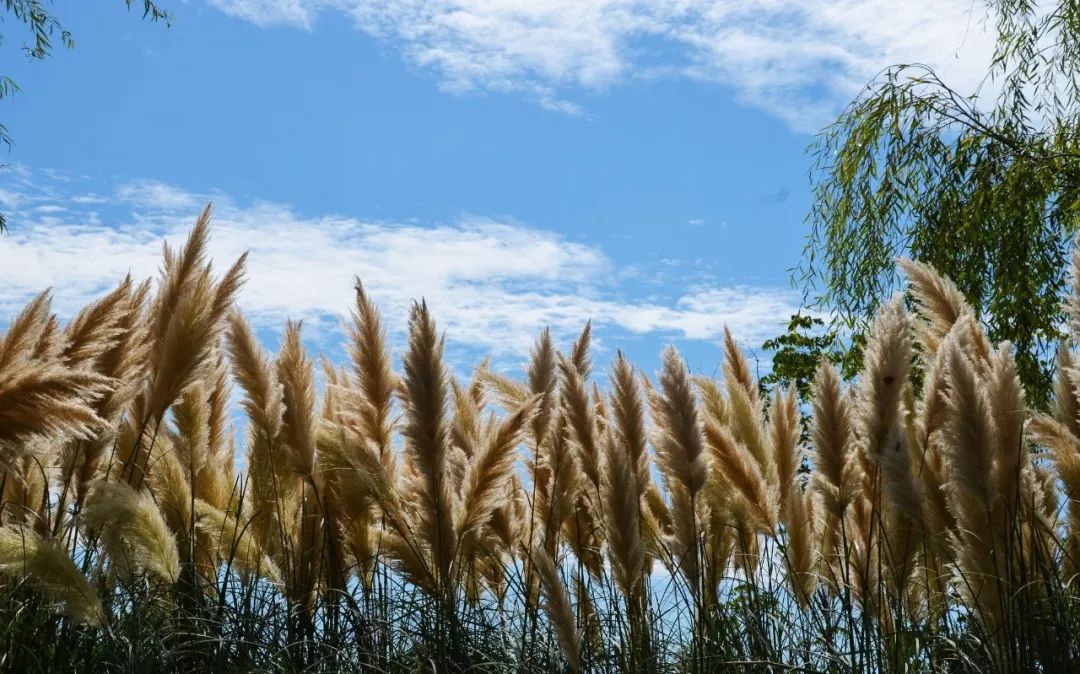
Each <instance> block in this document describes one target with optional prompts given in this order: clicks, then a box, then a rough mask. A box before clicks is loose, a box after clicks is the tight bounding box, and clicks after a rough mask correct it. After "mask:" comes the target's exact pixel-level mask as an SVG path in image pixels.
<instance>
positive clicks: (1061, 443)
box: [0, 210, 1080, 674]
mask: <svg viewBox="0 0 1080 674" xmlns="http://www.w3.org/2000/svg"><path fill="white" fill-rule="evenodd" d="M209 217H210V214H209V210H207V211H206V212H204V213H203V214H202V215H201V216H200V217H199V219H198V221H197V223H196V225H195V227H194V228H193V230H192V232H191V235H190V237H189V238H188V240H187V242H186V243H185V244H184V246H183V247H182V248H181V249H180V250H178V251H174V250H172V249H169V248H166V249H165V251H164V262H163V265H162V273H161V277H160V279H159V281H158V283H157V285H156V286H151V285H149V284H148V283H139V282H136V281H135V280H134V279H131V278H126V279H122V280H121V279H118V285H117V286H116V287H115V288H113V289H112V290H110V291H109V292H107V293H106V294H105V295H103V296H102V297H101V298H100V299H98V300H96V301H95V302H93V303H91V304H90V305H89V306H87V307H86V308H85V309H83V310H82V311H80V312H76V314H75V316H74V317H73V318H72V319H71V320H70V321H66V322H65V321H62V320H61V319H60V318H58V317H56V316H55V315H53V313H52V311H51V307H50V299H49V298H50V296H49V294H48V293H47V292H46V293H42V294H41V295H39V296H37V297H35V298H33V299H32V300H31V301H30V302H29V303H28V305H27V306H26V307H25V308H24V309H23V310H22V311H21V312H20V313H19V314H18V315H16V316H15V317H13V318H12V320H11V322H10V323H9V324H8V326H7V329H6V331H5V332H4V333H3V334H2V335H0V495H2V499H3V503H2V504H0V662H2V663H3V667H7V668H10V669H12V670H17V671H22V670H37V671H69V670H81V671H158V670H162V669H168V668H173V669H186V670H189V671H311V672H337V671H369V670H370V671H385V672H415V671H439V672H464V671H492V672H496V671H497V672H510V671H514V672H519V671H545V672H558V671H571V672H578V671H589V672H594V671H595V672H604V673H606V672H621V671H631V672H660V671H664V672H667V671H671V672H693V673H695V674H697V673H699V672H712V671H718V672H723V671H781V670H785V669H798V670H801V671H828V672H856V671H858V672H862V671H872V672H900V671H928V672H976V671H977V672H991V671H1002V672H1011V671H1044V672H1056V671H1073V670H1075V669H1076V668H1077V664H1078V663H1080V639H1077V638H1076V637H1075V635H1076V634H1078V633H1080V612H1077V611H1076V606H1077V602H1076V598H1077V591H1078V587H1080V586H1078V585H1077V583H1076V581H1075V578H1076V575H1077V573H1078V572H1080V387H1078V386H1077V384H1078V382H1080V374H1078V370H1077V366H1076V364H1075V357H1074V355H1073V352H1072V347H1073V344H1072V343H1071V342H1070V343H1063V344H1061V345H1060V348H1059V351H1058V358H1057V362H1058V368H1057V373H1056V380H1055V401H1054V404H1053V406H1052V408H1051V411H1050V413H1048V414H1041V413H1040V414H1032V413H1030V412H1029V411H1028V410H1026V409H1025V405H1024V391H1023V389H1022V387H1021V386H1020V382H1019V378H1018V376H1017V370H1016V363H1015V359H1014V355H1013V353H1012V349H1011V347H1010V346H1009V345H1007V344H1002V345H992V344H991V343H990V341H989V340H988V339H987V338H986V334H985V331H984V330H983V328H982V326H981V324H980V323H979V321H978V320H977V318H976V316H975V314H974V312H973V310H972V309H971V307H970V306H969V305H968V304H967V303H966V302H965V301H964V298H963V297H962V296H961V295H960V293H959V291H958V290H957V289H956V287H955V285H953V284H952V283H950V282H949V281H948V280H947V279H945V278H943V277H941V276H940V275H938V274H937V273H936V272H935V271H934V270H933V269H931V268H929V267H927V266H925V265H922V264H919V263H915V262H907V261H901V262H899V265H900V267H901V269H902V270H903V271H904V272H905V274H906V275H907V277H908V279H909V285H908V290H909V297H908V300H909V304H910V308H911V310H912V311H911V313H909V311H908V306H907V305H906V304H905V300H904V299H902V298H897V299H896V300H894V301H892V302H890V303H887V304H886V305H884V306H883V307H881V309H880V310H879V311H878V313H877V315H876V316H875V317H874V320H873V321H872V322H871V325H870V331H869V333H868V340H867V344H866V350H865V362H864V368H863V371H862V372H861V373H860V375H859V376H858V377H856V378H855V379H854V380H853V381H850V382H845V381H842V380H841V378H840V376H839V375H838V373H837V372H836V370H835V368H834V367H833V366H832V365H831V364H829V363H828V362H823V363H822V364H821V365H820V366H819V368H818V370H817V374H816V376H815V381H814V383H813V389H812V390H813V397H812V399H811V400H809V401H799V400H798V399H797V395H796V393H795V390H794V389H792V388H785V387H777V388H775V389H774V390H772V391H765V390H764V389H762V388H761V387H759V384H758V382H757V381H756V378H755V377H754V374H753V371H752V369H751V366H750V362H749V361H748V360H747V358H746V356H745V354H744V353H743V351H742V349H741V348H740V347H739V345H738V342H737V341H736V339H735V336H734V335H732V334H731V333H730V332H727V331H725V334H724V340H723V345H722V348H721V349H718V352H717V354H716V357H717V358H721V357H722V359H723V363H722V368H721V369H722V372H723V377H722V379H719V380H717V379H714V378H713V377H711V376H707V375H703V374H700V373H695V372H692V371H691V369H690V368H689V367H688V366H687V364H686V362H684V360H683V359H682V358H681V356H680V355H679V353H678V351H677V350H676V349H675V348H674V347H669V348H667V349H665V350H664V351H663V353H662V354H660V365H661V367H660V370H659V372H658V373H657V376H656V378H655V380H651V379H650V378H649V377H647V376H645V375H644V374H643V373H642V372H641V370H640V369H639V368H637V367H635V366H634V365H633V364H632V363H631V362H630V360H629V359H628V358H627V357H626V356H625V354H623V353H622V352H616V353H615V354H614V357H613V359H612V361H611V362H610V365H609V366H607V367H604V368H601V367H596V368H595V369H596V370H599V371H601V372H600V374H599V375H596V374H594V372H593V370H594V365H593V359H594V358H599V357H603V356H604V352H603V351H598V352H597V353H593V345H592V326H591V325H586V326H585V327H584V330H583V331H582V333H581V334H580V335H579V336H578V337H577V339H574V340H569V339H568V340H566V342H567V343H563V342H562V341H561V340H560V339H559V337H558V336H557V335H556V334H554V333H552V332H551V331H549V330H544V331H541V332H540V334H539V335H538V337H537V339H536V341H535V345H534V347H533V349H532V352H531V354H530V355H529V358H528V362H527V363H526V364H525V365H524V368H523V369H524V371H523V372H522V373H521V374H520V375H518V376H514V375H512V374H509V373H506V372H496V371H495V369H494V367H493V366H492V365H491V362H490V361H487V360H485V361H482V362H481V363H480V364H479V365H478V366H476V367H475V369H473V370H472V374H471V376H468V377H462V378H460V379H458V376H460V375H457V376H455V374H452V372H458V370H456V369H452V368H449V367H448V365H447V363H446V362H445V361H444V355H443V352H444V337H443V335H442V334H441V333H440V332H439V331H438V330H437V328H436V323H435V319H434V315H433V311H432V310H430V309H429V307H428V305H427V304H426V303H425V302H423V301H420V302H418V303H416V304H415V305H414V306H413V307H412V308H411V311H410V315H409V321H408V325H407V329H408V342H407V344H406V345H405V348H404V350H403V353H402V354H401V358H400V363H396V362H395V359H394V358H392V356H391V354H392V349H391V348H390V344H389V340H388V338H387V335H388V334H396V333H395V332H394V330H396V329H399V328H401V327H402V326H392V327H390V328H389V329H388V327H387V326H385V325H384V323H383V319H382V316H381V314H380V312H379V310H378V308H377V307H376V305H375V303H374V301H373V299H372V296H371V295H369V293H368V291H367V289H366V288H365V287H364V286H363V285H362V284H361V283H360V282H359V281H357V283H356V286H355V290H356V295H355V302H354V304H353V306H352V312H351V315H350V316H349V317H348V319H347V325H346V326H345V332H346V337H347V340H346V351H347V353H348V360H349V362H348V363H347V364H342V363H336V362H333V361H331V360H330V359H329V358H326V357H325V356H323V357H321V358H316V357H315V356H314V355H309V352H308V345H306V344H305V341H304V336H303V334H302V331H301V326H300V324H299V323H293V322H286V323H285V324H284V325H283V326H282V338H281V341H280V344H281V347H280V349H279V351H278V352H277V353H276V354H269V353H267V352H266V351H265V350H264V349H263V347H262V345H261V344H260V341H259V339H258V337H257V336H256V334H255V331H254V330H253V329H252V327H251V325H250V324H249V323H248V321H247V319H246V318H245V317H244V316H243V315H242V314H241V313H240V312H239V311H238V310H237V309H236V308H235V306H233V305H234V299H235V297H236V295H237V293H238V292H239V290H240V286H241V282H242V278H243V268H244V263H245V259H246V258H244V257H241V258H240V260H239V261H237V262H236V263H235V264H234V265H233V266H232V267H230V268H229V269H228V270H227V271H226V272H225V273H224V274H223V275H222V276H220V277H216V276H215V275H214V273H213V270H212V268H211V265H210V263H209V262H208V261H207V257H206V250H207V246H208V240H209V236H210V226H209ZM1077 263H1078V264H1080V259H1078V260H1077ZM1069 302H1070V306H1071V307H1072V311H1073V312H1074V313H1076V314H1080V310H1077V309H1076V308H1075V307H1076V306H1080V304H1078V302H1080V300H1076V299H1075V298H1073V299H1071V300H1069ZM436 309H437V308H436ZM1076 330H1077V332H1078V333H1080V327H1077V328H1076ZM1077 338H1080V334H1076V335H1074V336H1073V339H1074V340H1076V339H1077ZM316 360H319V362H320V372H321V379H320V378H319V377H317V376H316V373H315V367H314V363H315V361H316ZM920 376H921V377H922V380H921V383H920V381H919V377H920ZM233 382H235V385H236V386H237V391H238V393H239V394H240V396H239V398H240V399H239V404H238V408H239V410H238V411H240V412H242V414H243V417H244V418H243V420H242V422H241V424H240V428H239V431H240V432H239V433H237V429H234V427H233V423H234V415H235V412H234V410H233V406H232V403H231V402H230V400H231V396H232V386H233ZM807 411H809V412H810V413H811V414H810V432H809V434H808V437H809V442H806V443H804V442H803V440H802V439H801V436H802V433H801V428H800V415H801V414H805V413H806V412H807ZM31 640H32V641H31ZM26 643H33V644H34V645H35V648H36V651H34V652H29V651H28V650H27V649H26V648H25V647H23V646H22V644H26ZM38 646H40V647H39V648H38ZM37 651H40V652H37Z"/></svg>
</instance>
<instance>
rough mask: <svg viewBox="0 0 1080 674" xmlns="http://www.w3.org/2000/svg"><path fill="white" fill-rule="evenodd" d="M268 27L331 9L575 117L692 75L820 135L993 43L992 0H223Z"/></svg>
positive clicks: (961, 64) (440, 64)
mask: <svg viewBox="0 0 1080 674" xmlns="http://www.w3.org/2000/svg"><path fill="white" fill-rule="evenodd" d="M211 4H212V5H214V6H215V7H217V8H218V9H220V10H222V11H224V12H226V13H228V14H231V15H233V16H236V17H238V18H241V19H244V20H247V21H251V22H253V23H256V24H258V25H264V26H265V25H274V24H287V25H295V26H298V27H302V28H308V29H310V28H312V26H313V25H314V22H315V19H316V17H318V15H319V14H320V13H331V12H332V13H336V14H338V15H342V14H343V15H345V16H347V17H349V18H351V20H352V21H353V22H354V23H355V25H356V26H357V28H358V29H360V30H362V31H363V32H365V33H367V34H369V35H372V36H375V37H376V38H378V39H380V40H382V41H384V42H385V43H387V44H389V45H392V46H393V47H394V48H396V49H398V50H399V51H400V52H401V53H402V54H403V56H404V58H405V59H406V60H407V61H408V62H409V63H411V64H412V65H414V66H415V67H417V68H420V69H422V70H425V71H430V72H432V73H434V74H435V75H436V76H437V77H438V80H439V83H440V86H441V87H442V88H443V89H445V90H447V91H451V92H455V93H467V92H473V91H496V92H505V93H510V94H515V95H523V96H526V97H529V98H532V99H534V100H536V101H538V102H539V103H540V104H542V105H544V106H545V107H549V108H552V109H557V110H561V111H564V112H568V113H580V112H582V108H581V106H580V104H579V103H577V102H575V101H574V100H573V97H574V96H575V95H576V94H579V93H581V92H583V91H598V90H604V89H607V88H609V87H612V86H616V85H619V84H623V83H626V82H628V81H632V80H635V79H648V78H666V77H682V78H692V79H697V80H702V81H707V82H713V83H718V84H721V85H724V86H728V87H731V88H732V89H733V90H734V92H735V94H736V96H737V97H738V98H739V99H740V100H742V101H744V102H746V103H749V104H751V105H754V106H757V107H759V108H762V109H764V110H766V111H768V112H769V113H771V114H773V115H776V116H777V117H779V118H781V119H783V120H784V121H785V122H787V123H788V124H789V125H791V126H792V127H793V128H795V129H797V130H803V131H813V130H817V129H818V128H820V126H821V125H822V124H824V123H826V122H827V121H829V119H830V118H831V116H832V115H833V114H834V113H835V112H836V111H837V109H838V107H839V106H840V105H842V104H843V103H844V102H845V101H847V100H849V99H850V98H851V97H852V96H853V95H855V94H856V93H857V92H858V90H859V89H860V88H861V87H862V86H863V85H865V84H866V82H867V81H869V80H870V79H871V78H872V77H874V75H876V74H877V73H878V72H879V71H880V70H881V69H882V68H885V67H887V66H889V65H893V64H896V63H911V62H920V63H926V64H930V65H932V66H934V67H936V68H937V69H938V70H939V71H940V73H941V74H942V75H943V77H944V79H945V81H947V82H950V83H952V84H953V85H954V86H956V87H957V88H958V89H959V90H961V91H964V92H968V91H972V90H974V89H975V88H976V87H977V86H978V85H979V84H980V82H981V78H982V77H983V74H984V73H985V69H986V66H987V64H988V63H989V59H990V56H991V53H992V50H993V35H992V32H988V31H987V30H986V26H985V25H984V21H983V19H984V18H985V17H986V7H985V3H984V2H983V0H974V1H973V0H907V1H906V2H902V3H897V2H893V1H892V0H590V1H589V2H581V1H579V0H528V1H525V0H211Z"/></svg>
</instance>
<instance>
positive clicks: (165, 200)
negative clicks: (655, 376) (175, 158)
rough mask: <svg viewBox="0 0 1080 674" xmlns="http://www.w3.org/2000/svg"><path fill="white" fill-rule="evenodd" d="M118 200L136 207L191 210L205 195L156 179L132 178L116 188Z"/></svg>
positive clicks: (203, 199)
mask: <svg viewBox="0 0 1080 674" xmlns="http://www.w3.org/2000/svg"><path fill="white" fill-rule="evenodd" d="M116 198H117V199H118V200H119V201H122V202H125V203H128V204H131V205H133V206H135V207H138V208H148V209H155V210H161V211H177V210H191V209H192V208H195V207H196V206H197V205H198V204H199V202H200V201H205V200H206V199H205V197H202V196H200V195H196V194H192V193H190V192H187V191H185V190H181V189H177V188H175V187H173V186H171V185H166V184H164V183H160V182H157V181H156V180H134V181H132V182H129V183H124V184H123V185H121V186H120V187H119V188H118V189H117V190H116Z"/></svg>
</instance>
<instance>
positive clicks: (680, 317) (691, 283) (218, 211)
mask: <svg viewBox="0 0 1080 674" xmlns="http://www.w3.org/2000/svg"><path fill="white" fill-rule="evenodd" d="M91 187H92V188H93V190H90V189H84V188H91ZM8 191H10V192H11V193H12V194H14V195H16V198H14V199H11V200H9V202H7V203H10V204H14V205H12V206H9V208H11V209H12V210H10V211H9V212H8V215H9V216H10V218H11V220H12V222H13V223H16V224H15V226H13V227H12V228H11V230H10V232H9V233H8V234H6V235H4V236H3V237H0V269H4V270H5V272H4V293H3V295H2V296H0V315H5V314H6V315H7V316H10V315H11V314H12V313H13V312H15V311H17V310H18V309H19V308H20V306H21V305H22V304H23V303H25V301H26V300H28V299H29V298H30V297H31V296H32V295H34V294H36V293H38V292H40V291H41V290H42V289H44V288H46V287H51V288H53V290H54V295H55V300H54V306H55V308H56V309H57V310H58V311H59V312H61V313H63V314H67V315H70V314H71V313H73V312H74V311H76V310H77V309H78V308H79V307H81V306H82V305H84V304H85V303H87V302H88V301H90V300H92V299H93V298H95V297H96V296H98V295H100V294H101V293H103V292H104V291H105V290H106V289H108V288H109V287H110V286H111V285H113V284H115V283H116V282H118V281H119V280H120V279H121V278H122V277H123V276H124V275H125V274H127V273H129V272H130V273H132V274H133V275H134V276H135V277H137V278H148V277H152V276H154V275H155V274H156V273H157V269H158V265H159V261H160V254H161V245H162V241H163V240H167V241H169V242H170V243H171V244H173V245H175V244H178V243H180V242H182V240H183V238H184V236H185V235H186V232H187V230H188V229H189V228H190V226H191V224H192V222H193V221H194V217H195V215H196V214H197V212H198V210H199V208H200V207H201V204H202V202H203V199H204V196H203V195H199V194H193V193H190V192H187V191H185V190H183V189H182V188H179V187H176V186H170V185H163V184H160V183H154V182H152V181H138V182H136V183H130V184H125V185H121V186H120V187H119V188H118V189H109V186H103V185H90V186H87V185H82V184H81V183H80V182H79V181H72V182H63V183H61V182H54V181H50V180H48V179H47V178H46V177H44V176H43V175H42V176H33V177H32V178H26V179H25V180H23V179H16V180H14V181H13V185H12V186H11V187H9V188H8ZM90 191H92V192H93V193H95V194H102V193H111V194H113V195H114V196H113V197H112V198H111V199H110V200H108V201H107V203H102V202H101V201H100V200H93V201H91V202H89V203H87V202H84V201H80V200H78V199H75V198H73V197H77V196H79V195H82V194H86V193H88V192H90ZM69 195H71V196H69ZM132 195H137V196H132ZM49 206H55V207H56V208H49ZM213 223H214V225H213V239H212V247H211V253H212V255H213V257H214V259H215V260H217V262H218V264H219V265H222V266H223V265H225V264H227V263H228V262H229V261H231V260H232V259H234V258H236V257H237V256H238V255H240V254H241V253H242V252H243V251H245V250H247V251H250V258H249V273H248V282H247V284H246V285H245V286H244V288H243V290H242V292H241V294H240V299H239V301H240V304H241V306H242V308H243V309H245V311H246V312H247V313H248V314H249V315H250V316H251V317H252V318H253V319H254V320H255V321H256V322H257V323H258V324H260V325H263V326H266V327H270V326H273V327H275V328H277V327H279V326H280V323H281V321H283V320H284V319H285V318H286V317H291V318H299V319H304V320H305V322H306V324H307V325H308V326H309V327H310V333H311V335H312V338H313V339H315V340H318V341H321V342H324V343H326V344H329V345H336V344H338V343H339V342H340V340H341V336H342V335H341V332H340V322H341V320H342V319H343V318H344V317H345V316H346V315H347V313H348V311H349V309H350V307H351V304H352V301H353V295H352V288H353V279H354V277H357V276H358V277H359V278H361V279H362V280H363V282H364V284H365V286H366V287H367V288H368V289H369V290H370V292H371V293H372V295H373V296H374V298H375V299H376V300H377V301H378V302H379V303H380V305H381V306H382V308H383V311H384V312H385V314H386V316H387V321H388V323H389V325H390V326H391V327H392V329H393V331H394V332H395V334H397V335H398V336H400V334H401V331H402V329H403V328H404V326H405V324H406V316H407V312H408V309H409V306H410V304H411V302H412V301H413V300H416V299H420V298H424V299H426V300H427V301H428V303H429V304H430V306H431V307H432V309H433V311H434V313H435V315H436V317H437V318H438V320H439V323H440V325H441V326H442V327H443V328H444V329H445V330H446V331H447V333H448V335H450V338H451V341H452V342H453V343H455V344H458V345H466V346H468V347H471V348H475V349H477V350H484V351H487V352H491V353H494V354H495V355H496V356H503V357H507V356H520V355H521V354H524V353H526V352H527V350H528V348H529V346H530V345H531V343H532V341H533V339H534V338H535V335H536V334H537V333H538V332H539V331H540V330H541V329H542V328H543V327H544V326H550V327H551V328H552V330H553V331H554V332H555V334H556V335H558V336H559V337H560V338H567V339H568V338H569V337H570V336H571V335H573V334H575V333H576V332H577V331H579V330H580V329H581V328H582V326H583V325H584V323H585V322H586V321H588V320H592V321H593V322H594V325H596V326H597V329H598V332H599V334H600V337H601V339H603V340H609V341H612V342H617V341H618V340H619V339H620V338H621V337H629V336H631V335H644V334H651V335H656V336H663V337H666V338H673V339H686V340H709V341H715V340H717V339H718V338H719V337H720V335H721V334H722V330H723V327H724V326H725V325H728V326H730V327H731V329H732V330H733V331H734V332H735V333H736V334H738V335H740V336H741V337H742V338H744V339H746V340H747V341H748V342H750V343H760V341H761V339H763V338H765V337H768V336H771V335H774V334H775V333H776V332H777V331H778V330H779V329H780V327H781V326H782V325H783V323H784V321H785V320H786V319H787V317H788V316H789V315H790V314H791V313H793V312H794V311H795V310H796V309H797V306H798V297H797V296H796V295H795V294H794V293H792V291H791V290H790V289H787V288H774V287H759V286H735V285H732V286H723V285H718V284H716V283H714V282H709V280H708V278H707V277H705V276H700V275H699V276H698V277H696V278H691V279H687V280H684V281H683V283H681V284H676V285H672V284H668V285H667V287H665V288H663V290H664V293H659V294H658V293H657V289H656V288H655V287H653V286H651V285H648V286H646V285H643V284H640V283H635V282H634V280H633V274H632V273H624V272H626V271H627V269H628V268H627V267H620V266H619V265H616V264H615V263H614V262H613V261H612V260H611V259H609V257H608V256H606V255H605V254H604V252H603V251H602V250H601V249H600V248H598V247H597V246H596V245H593V244H590V243H585V242H580V241H572V240H569V239H567V238H566V237H564V236H561V235H559V234H557V233H554V232H551V231H546V230H543V229H538V228H535V227H530V226H528V225H525V224H523V223H519V222H514V221H512V220H507V219H498V220H496V219H492V218H486V217H465V218H462V219H459V220H457V221H454V222H452V223H445V224H430V225H418V224H412V223H410V224H401V223H394V222H382V221H369V220H363V219H358V218H353V217H344V216H335V215H319V216H305V215H301V214H299V213H297V212H296V211H295V210H294V209H292V208H290V207H289V206H287V205H283V204H277V203H269V202H256V203H250V204H239V203H237V202H236V201H234V200H233V199H230V198H229V197H228V196H224V195H218V196H217V202H216V206H215V213H214V218H213ZM631 271H632V270H631ZM619 279H622V280H623V283H619V282H617V280H619Z"/></svg>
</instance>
